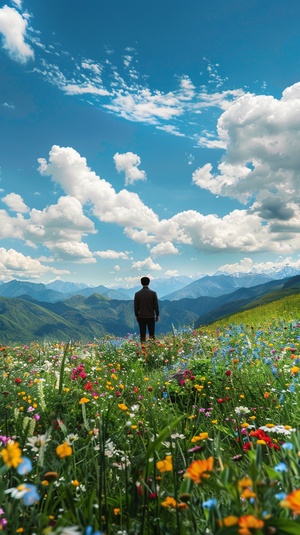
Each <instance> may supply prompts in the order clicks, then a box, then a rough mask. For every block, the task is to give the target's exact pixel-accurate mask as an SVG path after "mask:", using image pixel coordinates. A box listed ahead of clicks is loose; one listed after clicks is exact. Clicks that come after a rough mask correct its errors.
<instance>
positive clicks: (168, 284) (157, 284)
mask: <svg viewBox="0 0 300 535" xmlns="http://www.w3.org/2000/svg"><path fill="white" fill-rule="evenodd" d="M201 276H203V277H204V275H194V276H193V277H187V276H185V275H181V276H179V275H178V276H174V277H167V278H166V277H162V278H158V279H152V280H151V282H150V288H151V290H154V291H155V292H157V295H158V297H159V299H165V298H166V297H165V296H167V295H168V294H170V293H171V292H176V291H177V290H180V289H181V288H184V287H185V286H187V285H188V284H190V283H191V281H194V280H195V279H200V277H201ZM140 289H141V285H139V286H135V287H134V288H118V290H119V292H121V293H122V294H126V295H127V296H128V298H129V299H133V297H134V294H135V292H137V291H138V290H140Z"/></svg>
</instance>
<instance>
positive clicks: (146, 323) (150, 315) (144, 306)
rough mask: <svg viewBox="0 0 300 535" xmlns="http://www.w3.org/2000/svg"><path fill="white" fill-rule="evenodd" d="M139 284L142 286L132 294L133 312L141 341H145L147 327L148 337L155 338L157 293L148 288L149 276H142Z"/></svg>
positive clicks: (157, 315)
mask: <svg viewBox="0 0 300 535" xmlns="http://www.w3.org/2000/svg"><path fill="white" fill-rule="evenodd" d="M141 284H142V286H143V288H142V289H141V290H139V291H138V292H136V293H135V295H134V314H135V317H136V319H137V321H138V324H139V327H140V338H141V342H145V341H146V328H147V327H148V331H149V338H151V339H152V340H154V338H155V334H154V333H155V322H156V321H158V319H159V308H158V298H157V293H156V292H154V291H153V290H150V288H149V284H150V279H149V277H142V278H141Z"/></svg>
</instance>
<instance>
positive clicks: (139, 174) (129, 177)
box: [114, 152, 147, 186]
mask: <svg viewBox="0 0 300 535" xmlns="http://www.w3.org/2000/svg"><path fill="white" fill-rule="evenodd" d="M114 162H115V166H116V169H117V171H118V172H119V173H120V172H121V171H124V172H125V186H128V184H134V183H135V182H137V181H138V180H146V178H147V175H146V173H145V171H142V170H141V169H138V166H139V165H140V164H141V158H140V157H139V156H138V155H137V154H133V152H126V153H125V154H119V153H118V152H117V153H116V154H115V155H114Z"/></svg>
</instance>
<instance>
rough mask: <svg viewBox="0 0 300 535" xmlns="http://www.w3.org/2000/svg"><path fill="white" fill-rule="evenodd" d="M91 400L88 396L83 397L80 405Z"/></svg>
mask: <svg viewBox="0 0 300 535" xmlns="http://www.w3.org/2000/svg"><path fill="white" fill-rule="evenodd" d="M89 401H90V400H89V399H88V398H84V397H83V398H81V400H80V401H79V405H82V404H83V403H88V402H89Z"/></svg>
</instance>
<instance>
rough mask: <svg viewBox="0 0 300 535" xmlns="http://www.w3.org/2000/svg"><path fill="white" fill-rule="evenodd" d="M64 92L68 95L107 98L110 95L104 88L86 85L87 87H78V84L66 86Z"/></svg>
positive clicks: (63, 88)
mask: <svg viewBox="0 0 300 535" xmlns="http://www.w3.org/2000/svg"><path fill="white" fill-rule="evenodd" d="M62 90H63V91H64V92H65V93H66V95H88V94H90V95H98V96H101V97H103V96H107V95H109V91H107V90H106V89H104V88H102V87H96V86H94V85H93V84H90V83H88V84H85V85H78V84H66V85H64V86H63V87H62Z"/></svg>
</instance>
